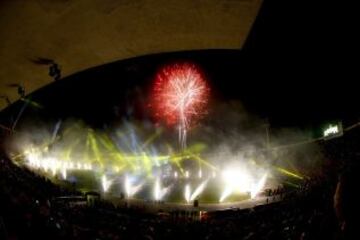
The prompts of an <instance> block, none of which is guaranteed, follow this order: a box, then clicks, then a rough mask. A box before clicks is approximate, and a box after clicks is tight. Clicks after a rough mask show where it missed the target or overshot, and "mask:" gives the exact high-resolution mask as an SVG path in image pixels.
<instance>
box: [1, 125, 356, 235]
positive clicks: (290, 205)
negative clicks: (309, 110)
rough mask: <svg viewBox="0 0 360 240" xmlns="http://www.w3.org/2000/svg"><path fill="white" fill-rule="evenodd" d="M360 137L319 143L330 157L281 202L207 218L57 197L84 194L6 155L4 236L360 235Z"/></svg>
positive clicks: (3, 164) (3, 158) (3, 166)
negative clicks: (358, 191)
mask: <svg viewBox="0 0 360 240" xmlns="http://www.w3.org/2000/svg"><path fill="white" fill-rule="evenodd" d="M353 132H354V133H353ZM358 137H360V136H359V132H358V131H352V132H349V133H346V134H345V135H344V136H343V137H342V138H338V139H334V140H331V141H324V142H321V143H318V144H319V145H320V146H321V148H322V149H323V151H324V154H325V156H326V157H327V158H328V159H330V161H329V162H327V163H326V166H324V169H323V172H321V174H319V175H318V176H313V177H311V178H308V179H307V180H306V181H303V183H302V185H301V186H300V187H299V188H298V189H297V190H295V191H290V192H285V193H284V192H283V191H282V192H281V194H282V201H279V202H270V203H269V204H266V205H262V206H257V207H254V208H252V209H242V210H241V209H230V210H224V211H218V212H211V213H206V214H204V215H203V216H202V217H201V219H200V220H194V219H193V218H186V217H174V214H173V215H165V214H157V215H154V214H147V213H145V212H144V211H142V209H136V208H129V207H119V206H118V207H115V206H114V205H112V204H111V203H109V202H105V201H101V200H100V201H98V202H97V203H96V204H95V205H88V204H79V205H69V204H60V203H59V202H56V201H55V199H56V198H57V197H59V196H71V195H79V194H80V193H78V192H74V191H71V190H68V189H63V188H61V187H59V186H57V185H55V184H53V183H52V182H50V181H49V180H48V179H46V178H45V177H42V176H39V175H36V174H35V173H33V172H31V171H30V170H28V169H26V168H24V167H20V166H17V165H16V164H14V163H13V162H12V161H10V160H9V158H8V157H7V156H6V155H4V154H3V155H2V156H1V158H0V166H1V167H0V188H1V190H0V238H1V239H148V240H151V239H195V238H196V239H249V240H250V239H277V240H280V239H300V240H305V239H360V238H356V236H355V233H356V229H357V221H356V220H357V217H358V216H359V215H358V212H359V211H358V197H356V189H357V188H358V186H359V185H358V184H356V183H357V181H356V179H357V178H356V177H357V176H356V173H357V172H356V170H357V169H358V168H357V164H356V161H357V160H359V155H358V154H359V153H360V152H359V150H358V149H357V142H356V140H357V139H359V138H358ZM354 173H355V174H354ZM338 176H340V177H338ZM338 180H339V181H338ZM354 192H355V193H354ZM335 193H336V194H335ZM175 216H178V215H177V214H175ZM353 236H355V237H354V238H352V237H353Z"/></svg>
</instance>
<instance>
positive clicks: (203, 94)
mask: <svg viewBox="0 0 360 240" xmlns="http://www.w3.org/2000/svg"><path fill="white" fill-rule="evenodd" d="M153 93H154V95H153V104H152V106H153V107H154V109H155V114H156V116H157V117H159V118H161V119H163V120H165V121H166V122H167V123H168V124H171V125H174V124H177V125H178V127H179V129H182V131H186V130H187V129H188V128H189V126H190V122H191V121H192V120H194V119H195V118H198V117H199V116H201V115H203V114H204V110H205V107H206V104H207V101H208V96H209V87H208V86H207V83H206V81H205V79H204V76H203V74H202V73H201V71H200V69H199V68H198V67H197V66H196V65H194V64H191V63H176V64H171V65H166V66H164V67H163V68H162V69H160V70H159V72H158V73H157V75H156V78H155V86H154V92H153Z"/></svg>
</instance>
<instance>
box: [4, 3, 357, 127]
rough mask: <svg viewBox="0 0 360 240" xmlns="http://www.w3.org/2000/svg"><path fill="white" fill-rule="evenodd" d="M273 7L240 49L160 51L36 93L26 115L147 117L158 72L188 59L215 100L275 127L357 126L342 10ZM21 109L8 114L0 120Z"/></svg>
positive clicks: (97, 120)
mask: <svg viewBox="0 0 360 240" xmlns="http://www.w3.org/2000/svg"><path fill="white" fill-rule="evenodd" d="M269 2H272V1H269ZM269 2H268V1H265V3H264V4H263V6H262V8H261V10H260V12H259V15H258V17H257V19H256V21H255V24H254V26H253V28H252V31H251V32H250V35H249V37H248V39H247V41H246V42H245V45H244V47H243V49H242V50H201V51H186V52H177V53H168V54H155V55H149V56H145V57H138V58H134V59H130V60H123V61H118V62H114V63H111V64H107V65H104V66H100V67H96V68H93V69H89V70H86V71H84V72H80V73H77V74H74V75H72V76H70V77H67V78H65V79H62V80H61V81H58V82H56V83H54V84H51V85H49V86H46V87H44V88H42V89H40V90H38V91H36V92H35V93H34V94H33V95H32V99H33V100H35V101H36V102H38V103H40V104H41V105H42V106H43V108H42V109H37V110H29V111H34V112H36V113H39V114H40V115H41V116H43V117H49V118H54V119H56V118H64V117H75V118H83V119H85V120H86V121H87V122H89V123H90V124H93V125H96V126H102V124H104V123H106V122H109V121H112V120H113V119H116V118H123V117H131V116H136V117H140V118H144V117H145V118H146V117H148V116H147V114H148V113H147V109H146V108H147V103H148V99H147V97H148V93H149V89H150V87H151V84H152V81H153V77H154V75H155V72H156V70H157V69H158V68H159V67H160V66H162V65H163V64H166V63H168V62H172V61H191V62H194V63H196V64H198V65H199V66H200V67H201V68H202V69H203V70H204V72H205V74H206V76H207V79H208V80H209V82H210V85H211V89H212V100H213V101H230V100H234V99H235V100H239V101H241V102H242V103H243V105H244V106H245V108H246V109H247V110H248V111H249V113H251V114H254V115H256V116H259V117H260V118H263V119H268V120H269V122H270V124H271V125H272V126H274V127H276V126H279V127H280V126H292V127H317V126H318V125H319V124H322V123H324V122H326V121H334V120H344V121H345V123H349V124H351V123H353V122H355V121H357V120H358V116H359V113H360V111H359V107H358V103H359V100H360V96H359V94H358V87H357V86H356V84H355V82H354V80H357V79H358V78H355V75H354V73H355V67H354V65H355V64H354V62H353V61H352V58H351V55H352V54H355V50H354V49H352V48H353V45H352V43H351V42H350V41H349V39H350V38H349V36H348V34H349V33H351V28H350V25H349V24H347V25H344V24H345V23H347V22H346V21H345V20H344V19H340V20H339V15H338V16H337V17H334V15H333V10H334V9H336V8H337V6H335V5H331V4H330V3H329V4H322V3H321V4H320V3H316V4H314V3H313V4H312V5H311V6H310V5H309V4H302V5H301V4H290V3H289V4H286V3H284V1H281V2H282V3H281V5H277V4H276V1H275V2H272V3H269ZM348 28H349V29H348ZM349 55H350V56H349ZM21 104H22V103H21V102H20V103H18V104H15V106H13V107H12V108H8V109H6V110H5V111H4V112H3V114H2V122H4V123H6V122H8V116H9V114H10V115H11V112H16V111H18V110H19V108H20V105H21ZM16 105H17V106H16Z"/></svg>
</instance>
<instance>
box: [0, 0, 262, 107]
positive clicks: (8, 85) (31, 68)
mask: <svg viewBox="0 0 360 240" xmlns="http://www.w3.org/2000/svg"><path fill="white" fill-rule="evenodd" d="M261 2H262V0H237V1H235V0H227V1H223V0H205V1H193V0H182V1H168V0H157V1H145V0H137V1H134V0H130V1H129V0H126V1H125V0H123V1H116V0H93V1H88V0H78V1H68V0H56V1H54V0H34V1H20V0H12V1H9V0H8V1H1V2H0V16H1V18H0V37H1V42H0V86H1V88H0V89H1V91H0V95H1V96H3V97H8V98H9V99H10V101H11V102H14V101H16V100H17V99H18V98H19V96H18V93H17V89H16V87H14V86H16V85H18V84H20V85H22V86H24V87H25V90H26V93H30V92H33V91H34V90H36V89H38V88H40V87H42V86H45V85H47V84H49V83H51V82H53V80H52V79H51V77H50V76H49V75H48V66H45V65H41V64H39V61H38V60H39V58H45V59H51V60H54V61H55V62H57V63H58V64H60V67H61V73H62V76H68V75H71V74H72V73H75V72H78V71H81V70H84V69H87V68H90V67H93V66H99V65H103V64H106V63H109V62H113V61H116V60H121V59H126V58H131V57H135V56H140V55H146V54H150V53H159V52H171V51H181V50H193V49H240V48H241V47H242V45H243V43H244V41H245V39H246V37H247V35H248V33H249V30H250V28H251V25H252V23H253V22H254V19H255V16H256V14H257V12H258V10H259V7H260V5H261ZM5 106H6V101H5V99H4V98H3V99H0V109H3V108H4V107H5Z"/></svg>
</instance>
